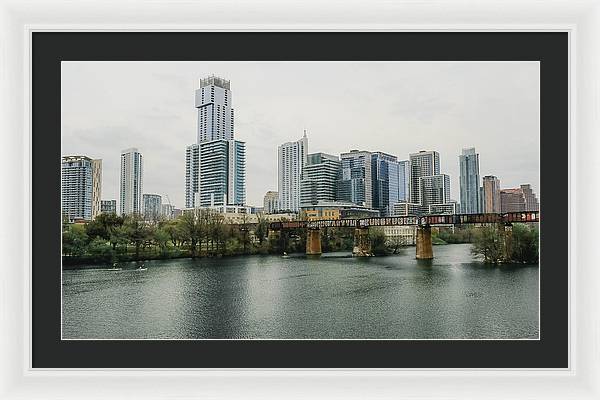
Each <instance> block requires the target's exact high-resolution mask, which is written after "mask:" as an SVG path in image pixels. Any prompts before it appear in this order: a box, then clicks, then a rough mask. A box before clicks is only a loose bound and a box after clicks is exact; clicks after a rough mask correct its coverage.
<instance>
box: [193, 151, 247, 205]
mask: <svg viewBox="0 0 600 400" xmlns="http://www.w3.org/2000/svg"><path fill="white" fill-rule="evenodd" d="M198 147H199V157H198V160H199V164H200V168H199V171H198V187H199V190H198V196H197V199H198V202H197V201H196V200H194V203H195V206H196V207H198V206H200V207H215V206H222V205H240V206H241V205H244V204H245V202H246V187H245V180H246V161H245V160H246V145H245V143H244V142H240V141H238V140H213V141H209V142H201V143H200V144H199V146H198Z"/></svg>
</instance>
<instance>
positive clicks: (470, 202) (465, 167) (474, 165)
mask: <svg viewBox="0 0 600 400" xmlns="http://www.w3.org/2000/svg"><path fill="white" fill-rule="evenodd" d="M458 159H459V163H460V208H461V212H462V213H463V214H477V213H479V212H481V210H480V205H481V202H480V199H479V195H480V189H479V154H477V153H476V152H475V148H473V147H472V148H469V149H463V151H462V154H461V155H460V156H458Z"/></svg>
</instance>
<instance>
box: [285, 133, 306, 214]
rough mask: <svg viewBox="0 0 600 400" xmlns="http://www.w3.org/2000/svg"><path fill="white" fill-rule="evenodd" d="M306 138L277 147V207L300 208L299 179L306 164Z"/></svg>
mask: <svg viewBox="0 0 600 400" xmlns="http://www.w3.org/2000/svg"><path fill="white" fill-rule="evenodd" d="M307 153H308V138H307V137H306V131H304V136H303V137H302V138H301V139H299V140H297V141H295V142H287V143H284V144H282V145H280V146H279V147H278V149H277V165H278V168H277V178H278V183H277V187H278V190H277V191H278V192H279V209H280V210H285V211H293V212H297V211H298V210H299V209H300V179H301V177H302V170H303V169H304V166H305V165H306V155H307Z"/></svg>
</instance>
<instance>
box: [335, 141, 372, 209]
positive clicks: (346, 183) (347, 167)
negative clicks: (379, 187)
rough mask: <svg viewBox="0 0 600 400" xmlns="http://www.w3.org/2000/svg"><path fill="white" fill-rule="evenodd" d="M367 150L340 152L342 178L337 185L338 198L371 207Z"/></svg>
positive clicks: (369, 166)
mask: <svg viewBox="0 0 600 400" xmlns="http://www.w3.org/2000/svg"><path fill="white" fill-rule="evenodd" d="M371 157H372V153H371V152H369V151H358V150H352V151H350V152H349V153H342V154H341V163H342V179H341V180H340V182H339V186H338V197H339V199H340V200H345V201H349V202H351V203H354V204H357V205H360V206H363V207H367V208H373V174H372V171H371V169H372V167H373V163H372V161H371Z"/></svg>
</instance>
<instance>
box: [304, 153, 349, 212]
mask: <svg viewBox="0 0 600 400" xmlns="http://www.w3.org/2000/svg"><path fill="white" fill-rule="evenodd" d="M341 172H342V170H341V164H340V160H339V158H338V157H337V156H332V155H330V154H325V153H314V154H309V155H308V156H307V160H306V165H305V166H304V170H303V171H302V177H301V182H300V206H301V207H303V206H308V205H314V204H317V203H318V202H319V201H335V200H336V199H337V186H338V181H339V180H340V176H341Z"/></svg>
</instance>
